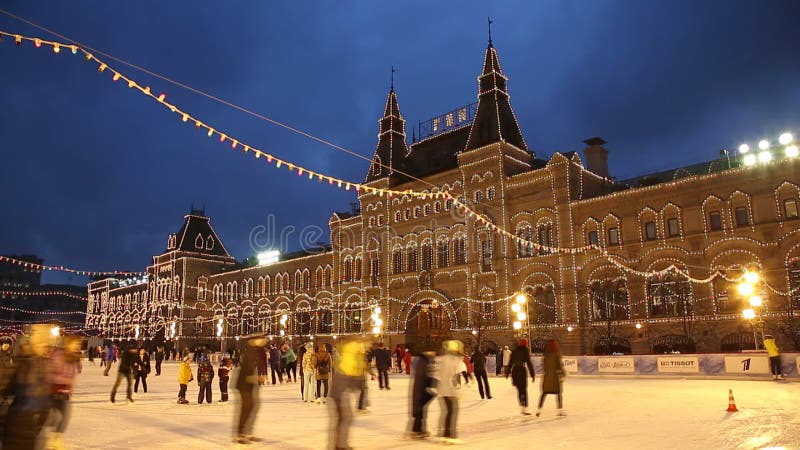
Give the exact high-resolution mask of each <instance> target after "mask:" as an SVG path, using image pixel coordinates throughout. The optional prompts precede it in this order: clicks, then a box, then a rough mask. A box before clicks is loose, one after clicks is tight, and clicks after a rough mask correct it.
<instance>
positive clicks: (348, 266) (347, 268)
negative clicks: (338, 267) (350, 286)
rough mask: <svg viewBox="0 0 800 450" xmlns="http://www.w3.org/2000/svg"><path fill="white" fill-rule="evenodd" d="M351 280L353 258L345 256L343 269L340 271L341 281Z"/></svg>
mask: <svg viewBox="0 0 800 450" xmlns="http://www.w3.org/2000/svg"><path fill="white" fill-rule="evenodd" d="M352 280H353V260H352V259H350V258H347V259H345V260H344V271H343V273H342V281H352Z"/></svg>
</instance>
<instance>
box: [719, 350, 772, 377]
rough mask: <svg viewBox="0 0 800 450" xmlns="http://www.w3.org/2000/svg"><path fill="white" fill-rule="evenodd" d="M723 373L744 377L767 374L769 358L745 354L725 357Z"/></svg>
mask: <svg viewBox="0 0 800 450" xmlns="http://www.w3.org/2000/svg"><path fill="white" fill-rule="evenodd" d="M725 372H727V373H740V374H745V375H765V374H769V358H768V357H767V355H749V354H747V353H742V354H741V355H736V356H725Z"/></svg>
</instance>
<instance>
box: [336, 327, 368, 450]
mask: <svg viewBox="0 0 800 450" xmlns="http://www.w3.org/2000/svg"><path fill="white" fill-rule="evenodd" d="M366 372H367V360H366V355H365V352H364V343H363V342H362V341H360V340H358V339H352V340H349V341H346V342H343V343H342V344H340V347H339V354H338V357H337V360H336V370H335V371H334V373H333V387H332V388H331V395H330V398H331V409H330V411H331V427H330V430H331V434H330V444H331V445H330V447H332V448H334V449H335V450H345V449H350V448H351V447H350V446H349V445H348V443H347V442H348V434H349V431H350V424H351V423H352V422H353V411H352V409H351V404H352V402H351V401H350V395H349V394H350V393H351V392H361V391H362V388H363V385H364V383H366V379H365V378H364V375H365V373H366Z"/></svg>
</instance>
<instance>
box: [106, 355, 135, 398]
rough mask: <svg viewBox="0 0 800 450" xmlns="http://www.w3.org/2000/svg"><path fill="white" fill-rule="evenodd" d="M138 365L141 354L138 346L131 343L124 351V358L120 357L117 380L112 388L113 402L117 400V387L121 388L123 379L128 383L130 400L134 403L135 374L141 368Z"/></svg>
mask: <svg viewBox="0 0 800 450" xmlns="http://www.w3.org/2000/svg"><path fill="white" fill-rule="evenodd" d="M138 366H139V355H138V353H137V350H136V347H135V346H133V345H131V346H130V347H128V349H127V350H125V352H123V353H122V358H120V362H119V371H118V372H117V381H115V382H114V387H113V388H112V389H111V403H114V402H115V401H116V397H117V388H119V384H120V383H122V380H123V379H124V380H125V381H126V382H127V383H128V401H129V402H131V403H133V374H134V373H136V371H137V370H139V369H138Z"/></svg>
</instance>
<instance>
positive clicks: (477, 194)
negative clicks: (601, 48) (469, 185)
mask: <svg viewBox="0 0 800 450" xmlns="http://www.w3.org/2000/svg"><path fill="white" fill-rule="evenodd" d="M482 201H483V191H481V190H478V191H475V203H480V202H482Z"/></svg>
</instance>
